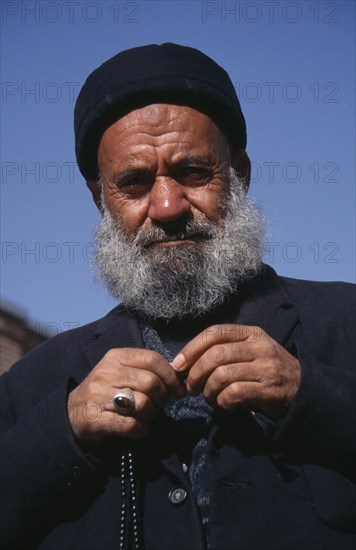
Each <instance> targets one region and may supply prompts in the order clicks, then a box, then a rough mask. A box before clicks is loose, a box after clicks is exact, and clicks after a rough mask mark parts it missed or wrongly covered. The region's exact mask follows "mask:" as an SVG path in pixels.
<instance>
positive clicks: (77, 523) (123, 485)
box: [2, 44, 356, 550]
mask: <svg viewBox="0 0 356 550" xmlns="http://www.w3.org/2000/svg"><path fill="white" fill-rule="evenodd" d="M75 132H76V152H77V159H78V165H79V168H80V170H81V172H82V174H83V176H84V177H85V179H86V180H87V184H88V186H89V188H90V190H91V192H92V194H93V198H94V200H95V203H96V205H97V206H98V208H99V210H100V212H101V214H102V219H101V223H100V226H99V228H98V231H97V238H96V241H97V247H96V250H97V253H96V260H97V265H98V268H99V271H100V273H101V276H102V279H103V281H104V282H105V284H106V285H107V287H108V288H109V290H110V291H111V293H112V294H113V295H114V296H115V297H117V298H118V299H119V300H120V301H121V304H120V305H119V306H118V307H116V308H115V309H114V310H113V311H111V312H110V313H109V314H108V315H107V316H106V317H105V318H103V319H101V320H100V321H97V322H94V323H92V324H90V325H87V326H84V327H82V328H79V329H76V330H74V331H71V332H68V333H66V334H62V335H60V336H58V337H56V338H53V339H52V340H50V341H48V342H47V343H45V344H44V345H42V346H41V347H40V348H38V349H37V350H35V351H33V352H32V353H30V354H29V355H28V356H27V357H25V358H24V359H23V360H21V361H20V362H19V363H18V364H17V365H16V366H14V367H13V368H12V369H11V370H10V372H9V373H7V374H5V375H4V376H3V378H2V409H3V418H2V431H3V436H2V437H3V442H2V450H3V454H4V458H3V465H2V476H3V478H4V481H3V483H4V488H3V490H2V496H3V499H4V500H5V506H4V511H3V519H2V529H3V532H4V536H3V541H4V544H5V546H4V547H5V548H9V549H10V548H11V549H14V548H26V549H29V548H38V549H43V550H44V549H46V550H50V549H51V550H58V549H61V550H67V549H68V550H69V549H73V550H74V549H76V550H77V549H78V550H79V549H80V550H107V549H109V548H110V549H112V548H117V549H141V548H142V549H147V550H148V549H150V550H160V549H161V550H168V549H170V550H174V549H176V550H188V549H191V550H198V549H204V548H208V549H211V550H218V549H220V550H223V549H226V550H227V549H229V550H235V549H239V550H256V549H259V550H264V549H266V550H267V549H268V550H278V549H280V550H286V549H287V548H288V549H299V548H308V550H309V549H319V550H328V549H329V550H335V548H342V549H343V550H347V549H351V548H354V547H355V546H354V545H355V543H356V536H355V521H354V520H355V515H356V512H355V511H356V506H355V504H356V497H355V488H354V485H353V481H354V477H355V471H354V455H355V443H356V437H355V405H356V399H355V391H354V390H355V371H354V359H355V342H354V335H355V315H354V312H355V310H354V309H353V306H352V299H353V298H354V287H353V286H352V285H349V284H343V283H313V282H308V281H298V280H293V279H287V278H283V277H279V276H277V274H276V273H275V272H274V271H273V270H272V269H271V268H270V267H268V266H266V265H264V264H263V263H262V261H261V257H262V254H263V249H264V234H263V219H262V217H261V215H260V213H259V212H258V210H257V209H256V207H255V206H254V205H253V204H252V203H251V202H250V201H249V200H248V199H247V198H246V193H247V190H248V186H249V176H250V163H249V159H248V156H247V154H246V152H245V146H246V128H245V121H244V118H243V115H242V112H241V109H240V105H239V102H238V98H237V97H236V94H235V90H234V88H233V85H232V83H231V81H230V79H229V77H228V75H227V73H226V72H225V71H224V70H223V69H222V68H221V67H220V66H219V65H217V64H216V63H215V62H214V61H213V60H211V59H210V58H208V57H207V56H206V55H204V54H203V53H201V52H199V51H198V50H195V49H192V48H187V47H183V46H177V45H174V44H163V45H161V46H156V45H151V46H145V47H140V48H134V49H131V50H127V51H124V52H121V53H119V54H118V55H116V56H115V57H113V58H112V59H110V60H108V61H107V62H106V63H104V64H103V65H102V66H100V67H99V68H98V69H97V70H96V71H94V72H93V73H92V74H91V75H90V76H89V78H88V79H87V81H86V83H85V84H84V86H83V88H82V90H81V93H80V95H79V97H78V101H77V105H76V111H75Z"/></svg>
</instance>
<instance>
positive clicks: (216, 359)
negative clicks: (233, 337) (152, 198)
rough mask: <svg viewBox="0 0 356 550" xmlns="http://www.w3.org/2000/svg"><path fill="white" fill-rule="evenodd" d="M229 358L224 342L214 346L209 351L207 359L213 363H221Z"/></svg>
mask: <svg viewBox="0 0 356 550" xmlns="http://www.w3.org/2000/svg"><path fill="white" fill-rule="evenodd" d="M226 359H227V348H226V346H225V345H224V344H217V345H215V346H212V347H211V348H210V349H209V350H208V351H207V360H208V361H209V363H211V364H213V365H220V364H223V363H224V362H225V360H226Z"/></svg>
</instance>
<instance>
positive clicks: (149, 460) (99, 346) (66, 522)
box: [1, 268, 356, 550]
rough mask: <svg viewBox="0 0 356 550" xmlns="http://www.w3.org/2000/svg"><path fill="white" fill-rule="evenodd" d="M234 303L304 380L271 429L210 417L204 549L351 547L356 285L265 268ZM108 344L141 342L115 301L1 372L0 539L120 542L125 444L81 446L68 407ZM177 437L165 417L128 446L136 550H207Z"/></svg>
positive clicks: (97, 548) (68, 545)
mask: <svg viewBox="0 0 356 550" xmlns="http://www.w3.org/2000/svg"><path fill="white" fill-rule="evenodd" d="M232 306H233V307H236V311H237V312H238V314H237V320H238V322H239V323H241V324H248V325H257V326H260V327H261V328H263V329H264V330H265V331H266V332H267V333H269V334H270V335H271V337H272V338H274V339H275V340H277V341H278V342H279V343H280V344H281V345H283V346H285V347H286V348H287V349H289V350H290V351H291V352H292V353H295V354H297V356H298V358H299V361H300V364H301V369H302V379H301V385H300V388H299V390H298V393H297V396H296V399H295V401H294V403H293V405H292V407H291V408H290V410H289V412H288V414H287V415H286V416H285V418H284V419H283V420H282V421H281V422H280V424H279V425H278V427H277V429H276V430H275V432H274V433H273V435H267V434H266V431H265V430H263V429H262V428H261V426H260V425H259V424H258V423H257V422H256V421H255V420H254V419H253V417H252V416H251V415H250V414H249V413H248V412H247V411H245V410H243V409H242V408H239V409H237V410H236V411H235V412H234V413H226V412H224V411H222V410H216V411H215V412H214V415H213V420H212V427H211V429H210V433H209V436H208V445H207V457H206V458H207V467H208V472H209V483H210V519H209V530H210V537H211V549H212V550H235V549H237V550H287V549H299V548H306V549H308V550H311V549H315V550H316V549H318V550H335V548H339V549H340V550H341V549H342V550H351V549H354V548H355V545H356V532H355V526H356V522H355V520H356V492H355V485H354V482H355V477H356V476H355V454H356V453H355V450H356V449H355V448H356V433H355V432H356V421H355V420H356V398H355V396H356V392H355V376H356V373H355V334H356V319H355V311H356V308H355V287H354V286H352V285H350V284H346V283H315V282H310V281H299V280H293V279H287V278H283V277H277V275H276V274H275V273H274V272H273V270H271V269H270V268H266V271H265V272H264V273H263V274H262V275H260V276H259V277H257V278H255V279H253V280H251V281H250V283H249V284H247V285H246V286H245V288H244V290H243V292H242V293H241V295H240V297H239V298H238V299H237V300H235V301H234V304H233V303H232V304H231V307H232ZM113 347H144V344H143V340H142V334H141V332H140V329H139V324H138V322H137V320H136V319H135V318H134V317H133V316H131V315H130V314H129V313H128V312H127V310H126V309H125V308H124V307H123V306H119V307H117V308H115V309H114V310H113V311H111V312H110V313H109V314H108V315H107V316H106V317H104V318H103V319H102V320H100V321H98V322H95V323H91V324H89V325H86V326H84V327H82V328H79V329H76V330H73V331H69V332H67V333H64V334H62V335H60V336H57V337H55V338H53V339H51V340H50V341H48V342H46V343H45V344H43V345H42V346H40V347H39V348H37V349H36V350H34V351H33V352H31V353H30V354H28V355H27V357H25V358H24V359H22V360H21V361H19V362H18V363H17V364H16V365H15V366H14V367H13V368H12V369H11V370H10V372H9V373H6V374H5V375H3V377H2V378H1V407H2V412H3V415H2V420H1V422H2V425H1V429H2V432H3V435H2V440H1V451H2V465H1V476H2V478H3V480H2V484H3V485H2V490H1V497H2V500H3V510H2V517H1V521H2V538H1V540H2V544H3V548H6V549H15V548H26V549H30V548H38V549H41V550H69V549H72V550H109V549H110V550H112V549H115V548H118V547H119V544H118V540H119V512H120V506H121V492H120V482H119V476H118V469H119V466H118V461H119V457H120V447H121V443H122V441H121V440H120V438H112V439H109V440H107V441H106V442H105V443H103V445H102V446H101V447H100V452H99V451H98V450H97V451H96V452H95V453H94V452H93V451H92V450H89V449H83V448H81V447H80V446H79V445H78V443H77V442H76V440H75V437H74V435H73V433H72V430H71V427H70V425H69V421H68V418H67V415H66V396H67V394H68V391H69V390H70V388H71V387H73V385H74V384H77V383H80V382H81V381H82V380H83V379H84V378H85V377H86V376H87V374H88V373H89V372H90V370H91V369H92V368H93V367H94V366H95V365H96V364H97V363H98V361H99V360H100V359H101V358H102V357H103V355H104V354H105V353H106V352H107V351H108V350H109V349H111V348H113ZM182 437H184V436H182V435H181V432H176V431H175V430H174V429H173V428H172V423H171V420H170V419H169V418H167V417H166V416H165V415H164V414H163V413H162V414H160V415H159V416H158V417H157V419H156V420H155V421H154V422H153V424H152V427H151V431H150V433H149V435H148V436H147V437H146V438H145V439H144V440H142V441H138V442H136V443H135V444H134V455H135V457H136V468H137V478H138V481H139V491H140V506H141V517H142V525H141V529H142V531H143V533H144V548H145V550H168V549H169V550H200V549H202V548H204V536H203V531H202V526H201V521H200V518H199V512H198V508H197V505H196V503H195V499H194V497H193V494H192V490H191V488H190V485H189V481H188V477H187V475H186V473H184V470H183V468H182V464H181V461H180V459H179V449H180V448H181V446H182V445H181V443H180V440H181V438H182ZM175 488H182V489H184V491H186V492H187V498H186V499H185V500H184V501H181V502H176V501H174V502H172V500H173V499H172V497H169V495H172V493H171V491H172V490H173V489H175ZM180 494H182V493H180ZM21 541H27V542H25V543H23V542H21Z"/></svg>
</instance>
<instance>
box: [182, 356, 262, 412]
mask: <svg viewBox="0 0 356 550" xmlns="http://www.w3.org/2000/svg"><path fill="white" fill-rule="evenodd" d="M236 382H237V383H242V382H257V383H260V379H259V371H258V369H256V368H255V367H253V363H239V364H236V363H234V364H231V365H222V366H221V367H218V368H217V369H215V370H214V372H212V374H211V375H210V376H209V378H208V380H207V381H206V384H205V386H204V387H203V388H202V392H203V395H204V397H205V399H206V400H207V401H208V402H209V403H214V402H215V401H216V398H217V396H218V394H219V393H221V392H222V391H223V390H224V389H225V388H227V387H228V386H230V385H231V384H234V383H236ZM188 393H189V394H190V395H192V394H191V393H190V391H189V388H188ZM194 395H196V394H194Z"/></svg>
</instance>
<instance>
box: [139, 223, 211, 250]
mask: <svg viewBox="0 0 356 550" xmlns="http://www.w3.org/2000/svg"><path fill="white" fill-rule="evenodd" d="M216 234H217V230H216V226H215V224H214V223H213V222H210V221H205V220H188V221H178V222H170V223H167V224H164V225H163V224H162V225H157V224H155V225H152V227H148V228H145V229H143V228H142V227H141V228H140V229H139V231H138V232H137V234H136V236H135V238H134V240H133V244H134V245H136V246H139V247H142V248H148V247H149V246H151V245H152V244H155V243H159V242H164V241H178V240H184V239H193V238H194V239H205V240H210V239H212V238H213V237H215V236H216Z"/></svg>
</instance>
